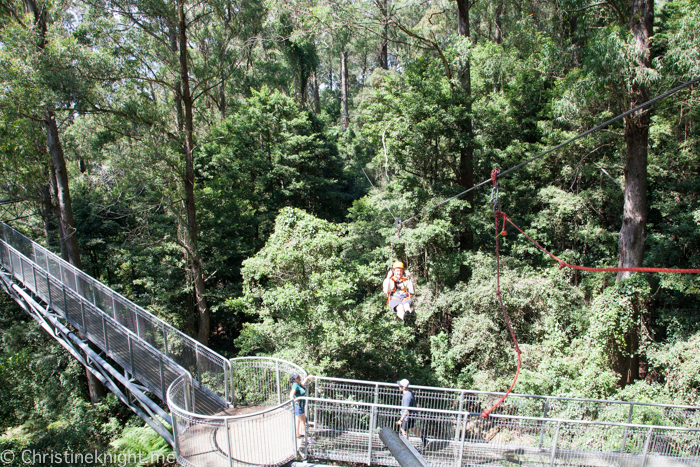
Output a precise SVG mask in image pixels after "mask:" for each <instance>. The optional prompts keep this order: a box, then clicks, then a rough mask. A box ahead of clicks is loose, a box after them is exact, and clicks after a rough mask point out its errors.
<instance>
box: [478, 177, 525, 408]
mask: <svg viewBox="0 0 700 467" xmlns="http://www.w3.org/2000/svg"><path fill="white" fill-rule="evenodd" d="M499 173H500V170H498V169H494V170H492V171H491V181H492V182H493V191H492V192H491V201H492V202H493V206H494V207H493V209H494V218H495V221H496V296H497V297H498V303H500V304H501V311H502V312H503V317H504V318H505V319H506V324H507V325H508V330H509V331H510V337H512V338H513V343H514V344H515V353H516V354H517V356H518V369H517V370H516V371H515V378H514V379H513V384H511V385H510V388H508V391H506V393H505V394H504V395H503V397H501V398H500V399H499V400H498V402H496V403H495V404H494V405H493V407H491V408H490V409H487V410H484V411H483V412H482V413H481V416H482V417H488V416H489V414H490V413H491V412H492V411H493V410H494V409H495V408H496V407H498V406H499V405H501V403H502V402H503V401H504V400H506V397H508V394H510V393H511V391H512V390H513V387H514V386H515V382H516V381H518V375H519V374H520V346H518V339H516V338H515V332H513V326H511V324H510V319H509V318H508V313H506V307H505V306H504V305H503V298H502V297H501V255H500V237H501V233H502V232H504V231H505V225H506V224H505V220H504V221H503V227H501V229H499V228H498V218H499V217H504V216H505V214H504V213H502V212H501V209H500V206H499V203H498V174H499Z"/></svg>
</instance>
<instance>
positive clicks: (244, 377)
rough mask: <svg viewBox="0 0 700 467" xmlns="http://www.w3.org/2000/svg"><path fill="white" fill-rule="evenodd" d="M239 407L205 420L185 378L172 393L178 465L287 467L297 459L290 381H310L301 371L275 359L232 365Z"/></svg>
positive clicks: (242, 360) (251, 359)
mask: <svg viewBox="0 0 700 467" xmlns="http://www.w3.org/2000/svg"><path fill="white" fill-rule="evenodd" d="M230 363H231V375H232V384H231V387H232V388H233V395H234V401H235V405H234V407H230V408H227V409H225V410H222V411H221V412H219V413H217V414H215V415H211V416H207V415H202V413H203V412H202V410H200V408H199V406H198V405H197V402H196V401H192V400H190V398H189V394H190V385H191V380H190V379H189V377H188V376H186V375H183V376H182V377H180V378H179V379H178V380H176V381H175V382H174V383H173V385H172V386H171V387H170V389H169V391H168V406H169V407H170V410H171V413H172V417H173V426H175V427H176V428H177V433H175V436H176V438H177V439H178V462H179V463H180V464H182V465H186V466H192V467H197V466H204V465H206V466H210V465H211V466H214V465H221V466H228V465H236V464H241V465H266V466H277V465H282V464H286V463H287V462H289V461H291V460H293V459H295V458H296V456H297V448H298V446H297V439H296V433H295V427H294V410H293V406H292V401H290V400H289V388H290V385H289V377H290V376H291V374H292V373H297V374H299V375H300V376H301V377H302V378H305V377H306V372H305V371H304V370H303V369H301V368H300V367H298V366H296V365H294V364H292V363H289V362H286V361H284V360H279V359H275V358H255V357H244V358H236V359H232V360H231V361H230Z"/></svg>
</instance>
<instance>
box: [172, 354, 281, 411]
mask: <svg viewBox="0 0 700 467" xmlns="http://www.w3.org/2000/svg"><path fill="white" fill-rule="evenodd" d="M283 361H284V360H283ZM186 377H189V378H191V376H190V375H189V374H185V373H183V374H182V375H180V376H178V377H177V378H176V379H174V380H173V382H172V383H171V384H170V387H169V388H168V393H167V402H168V407H176V408H177V411H178V412H179V413H181V414H183V415H187V416H189V417H192V418H197V419H199V420H217V421H224V422H226V421H229V420H243V419H246V418H253V417H257V416H259V415H264V414H266V413H268V412H272V411H274V410H277V409H279V408H280V407H284V406H285V405H288V404H291V403H292V400H291V399H287V400H286V401H284V402H282V403H281V404H278V405H273V406H270V407H269V408H267V409H265V410H260V411H258V412H252V413H246V414H241V415H203V414H198V413H196V412H190V411H189V410H187V409H183V408H182V407H180V406H179V405H178V404H176V403H175V402H173V400H172V391H173V390H174V389H175V388H176V387H177V384H178V383H179V382H180V380H181V379H183V378H186Z"/></svg>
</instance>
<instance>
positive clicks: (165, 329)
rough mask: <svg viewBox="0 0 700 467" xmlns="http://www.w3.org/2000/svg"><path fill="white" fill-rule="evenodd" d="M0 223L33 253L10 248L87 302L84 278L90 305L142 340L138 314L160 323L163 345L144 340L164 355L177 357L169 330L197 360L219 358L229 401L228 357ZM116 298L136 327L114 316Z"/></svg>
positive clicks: (3, 229) (6, 236)
mask: <svg viewBox="0 0 700 467" xmlns="http://www.w3.org/2000/svg"><path fill="white" fill-rule="evenodd" d="M0 226H1V227H2V239H3V240H4V241H5V243H7V244H8V246H10V245H11V241H10V240H9V239H8V234H11V235H12V237H13V239H15V240H17V239H19V240H21V241H23V242H24V243H25V245H24V246H28V247H31V251H32V256H33V257H29V256H27V255H26V254H23V253H21V251H20V249H19V248H14V247H13V248H14V249H15V250H16V251H18V252H19V253H20V254H23V256H24V257H25V258H28V259H29V260H30V261H31V262H32V263H33V264H35V265H36V266H37V267H39V268H40V269H41V270H42V271H45V272H46V273H47V274H48V275H50V276H51V277H53V278H54V279H55V280H56V281H58V282H60V283H62V284H64V285H65V286H66V287H68V288H70V289H71V290H73V291H74V292H75V293H77V294H78V295H79V296H80V297H82V298H83V299H85V300H87V302H88V303H90V298H89V297H86V296H85V294H84V293H81V291H80V290H79V289H80V287H79V280H78V279H79V278H80V279H82V280H83V281H85V282H86V283H87V284H88V285H89V286H92V294H91V296H92V297H91V298H92V305H93V306H94V307H95V308H96V309H98V310H100V311H101V312H102V313H104V314H105V316H107V317H111V318H112V319H114V321H116V322H117V323H119V324H120V325H121V326H122V327H124V328H125V329H129V330H130V331H131V332H132V333H133V334H135V335H136V336H138V337H139V338H140V339H141V340H144V341H145V339H143V338H141V336H140V333H139V323H138V317H141V318H142V319H145V320H147V321H150V323H151V324H153V325H154V326H155V327H160V328H161V331H162V336H163V348H162V349H157V348H156V347H155V346H153V345H152V344H151V343H150V342H148V341H145V342H147V343H149V344H150V345H151V346H153V347H154V348H156V350H158V351H159V352H160V353H162V354H163V355H165V356H168V357H171V358H172V357H175V358H177V356H175V355H173V354H172V352H171V350H172V349H171V348H170V349H169V348H168V342H167V341H168V339H167V336H168V335H170V334H172V335H174V336H176V337H177V338H178V339H180V340H181V341H183V343H185V345H187V346H188V347H189V348H190V349H193V351H194V353H195V357H196V360H198V359H199V353H200V352H203V353H206V354H207V356H208V359H209V360H210V361H213V360H212V358H213V359H215V360H218V361H219V363H220V365H221V367H222V370H223V373H224V375H223V384H224V394H223V399H224V400H226V402H230V394H229V392H230V388H229V373H230V363H229V361H228V359H226V358H225V357H223V356H222V355H220V354H218V353H217V352H215V351H213V350H211V349H210V348H209V347H206V346H204V345H202V344H201V343H199V342H198V341H197V340H195V339H193V338H192V337H190V336H188V335H187V334H185V333H183V332H182V331H180V330H179V329H177V328H175V327H174V326H172V325H170V324H168V323H167V322H165V321H164V320H162V319H160V318H158V317H157V316H155V315H153V314H152V313H150V312H148V311H147V310H146V309H144V308H143V307H141V306H139V305H137V304H135V303H133V302H132V301H130V300H129V299H127V298H126V297H124V296H122V295H121V294H119V293H118V292H116V291H114V290H112V289H111V288H109V287H107V286H106V285H104V284H102V283H101V282H100V281H98V280H96V279H94V278H93V277H91V276H90V275H88V274H86V273H85V272H83V271H81V270H80V269H78V268H76V267H75V266H73V265H72V264H70V263H68V262H67V261H65V260H64V259H62V258H60V257H59V256H58V255H56V254H55V253H53V252H51V251H49V250H48V249H47V248H45V247H43V246H41V245H39V244H37V243H36V242H34V241H33V240H31V239H30V238H28V237H27V236H25V235H23V234H22V233H20V232H18V231H17V230H15V229H13V228H12V227H10V226H9V225H7V224H5V223H4V222H0ZM37 252H39V253H40V254H41V255H44V258H45V260H46V261H45V262H46V264H45V267H44V265H42V264H39V262H38V261H37V256H38V255H37ZM50 261H53V262H54V263H56V264H57V265H58V266H59V269H60V273H61V276H63V275H64V273H65V271H66V270H67V271H69V272H70V273H72V275H73V278H74V280H75V285H74V287H71V284H69V283H67V282H68V281H67V280H66V279H64V277H57V276H56V275H55V274H54V273H53V272H52V271H51V267H50ZM95 289H99V290H100V292H105V291H106V292H108V293H109V294H111V295H112V306H111V314H110V313H109V312H107V311H105V310H104V309H102V308H101V307H100V306H98V305H97V303H96V302H97V300H96V297H95ZM83 292H85V291H83ZM115 299H116V300H118V301H119V302H121V303H122V304H124V305H126V308H127V309H131V311H132V312H133V313H134V314H135V315H136V316H135V318H136V319H135V325H136V329H135V330H134V329H130V328H129V327H128V326H126V325H125V324H124V323H121V322H119V320H118V319H117V317H116V313H117V310H116V309H115V305H114V303H115ZM176 361H177V360H176ZM197 367H198V368H197V376H198V378H201V374H200V369H199V362H198V361H197ZM198 378H194V380H195V381H198ZM163 395H165V394H163Z"/></svg>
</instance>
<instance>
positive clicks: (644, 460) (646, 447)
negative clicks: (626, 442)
mask: <svg viewBox="0 0 700 467" xmlns="http://www.w3.org/2000/svg"><path fill="white" fill-rule="evenodd" d="M653 432H654V428H653V427H652V428H649V431H648V432H647V438H646V439H645V440H644V455H643V456H642V463H641V464H639V467H644V466H645V465H646V464H647V455H649V442H650V441H651V434H652V433H653Z"/></svg>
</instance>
